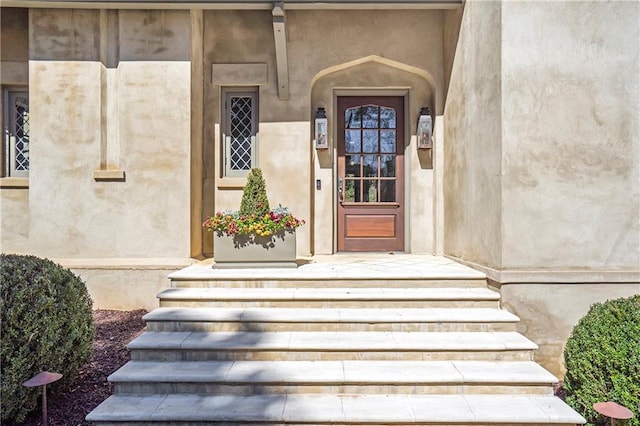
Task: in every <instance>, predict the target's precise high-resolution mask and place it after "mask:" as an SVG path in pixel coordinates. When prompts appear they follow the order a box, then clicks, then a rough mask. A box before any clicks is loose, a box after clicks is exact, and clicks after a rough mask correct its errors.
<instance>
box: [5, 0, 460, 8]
mask: <svg viewBox="0 0 640 426" xmlns="http://www.w3.org/2000/svg"><path fill="white" fill-rule="evenodd" d="M283 3H284V4H285V7H286V8H287V9H289V10H292V9H452V8H456V7H458V6H459V5H460V4H462V0H322V1H317V0H286V1H284V2H283ZM0 6H2V7H27V8H86V9H264V10H267V9H269V10H270V9H272V8H273V6H274V1H272V0H164V1H152V0H136V1H122V0H66V1H56V0H0Z"/></svg>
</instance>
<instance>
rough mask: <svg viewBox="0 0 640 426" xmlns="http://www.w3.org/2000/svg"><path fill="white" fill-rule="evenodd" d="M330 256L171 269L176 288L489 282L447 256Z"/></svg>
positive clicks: (479, 284) (466, 284) (474, 284)
mask: <svg viewBox="0 0 640 426" xmlns="http://www.w3.org/2000/svg"><path fill="white" fill-rule="evenodd" d="M367 257H368V258H367V259H364V258H360V259H354V258H352V257H350V256H348V255H347V256H344V255H337V256H329V257H327V258H325V259H324V260H322V259H321V256H315V259H316V260H317V261H314V262H311V263H308V264H301V265H300V266H299V267H298V268H294V269H287V268H285V269H277V268H275V269H270V268H263V269H214V268H212V267H211V265H210V264H195V265H191V266H189V267H187V268H184V269H182V270H180V271H177V272H175V273H172V274H170V275H169V278H170V279H171V282H172V287H198V288H201V287H248V288H251V287H260V288H273V287H276V288H278V287H280V288H299V287H314V288H329V287H335V288H341V287H343V288H346V287H364V288H366V287H386V288H393V287H396V288H397V287H400V288H405V287H485V286H486V275H485V274H483V273H481V272H478V271H475V270H473V269H471V268H468V267H466V266H463V265H461V264H459V263H456V262H454V261H451V260H449V259H445V258H439V257H434V256H412V255H398V256H393V255H388V254H382V255H373V254H369V255H367Z"/></svg>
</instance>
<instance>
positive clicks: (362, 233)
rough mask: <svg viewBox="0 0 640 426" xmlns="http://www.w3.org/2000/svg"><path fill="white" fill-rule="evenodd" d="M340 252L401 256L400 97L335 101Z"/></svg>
mask: <svg viewBox="0 0 640 426" xmlns="http://www.w3.org/2000/svg"><path fill="white" fill-rule="evenodd" d="M337 123H338V129H337V130H338V251H404V156H403V150H404V98H403V97H402V96H358V97H353V96H345V97H339V98H338V117H337Z"/></svg>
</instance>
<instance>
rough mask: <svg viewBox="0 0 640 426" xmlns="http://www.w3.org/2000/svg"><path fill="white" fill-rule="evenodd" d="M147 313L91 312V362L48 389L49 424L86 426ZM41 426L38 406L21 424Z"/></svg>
mask: <svg viewBox="0 0 640 426" xmlns="http://www.w3.org/2000/svg"><path fill="white" fill-rule="evenodd" d="M146 313H147V312H146V311H144V310H137V311H111V310H95V311H93V322H94V325H95V327H96V334H95V337H94V340H93V347H92V354H91V359H90V361H89V362H88V363H87V364H86V365H85V366H84V367H83V368H82V369H81V370H80V373H79V374H78V376H77V377H76V378H75V379H74V380H73V381H72V382H71V383H69V384H68V385H66V386H64V387H59V388H56V387H51V388H47V409H48V416H47V417H48V418H49V425H52V426H54V425H60V426H63V425H64V426H73V425H88V424H89V423H87V422H85V420H84V418H85V416H86V415H87V414H89V412H90V411H91V410H93V409H94V408H95V407H97V406H98V405H99V404H100V403H101V402H102V401H104V400H105V399H107V397H109V396H110V395H111V394H112V393H113V387H112V385H111V384H109V382H107V377H108V376H109V375H110V374H111V373H113V372H114V371H116V370H117V369H118V368H120V367H121V366H122V365H124V364H125V363H126V362H127V361H128V360H129V350H128V349H127V348H126V346H127V344H128V343H129V342H130V341H131V340H133V339H134V338H135V337H137V336H138V335H139V334H140V333H142V331H143V330H144V327H145V325H144V322H143V321H142V316H143V315H144V314H146ZM41 424H42V408H41V407H38V409H37V410H36V411H34V412H33V413H32V415H31V416H29V418H27V420H26V421H25V422H24V423H21V425H27V426H38V425H41Z"/></svg>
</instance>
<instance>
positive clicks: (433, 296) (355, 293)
mask: <svg viewBox="0 0 640 426" xmlns="http://www.w3.org/2000/svg"><path fill="white" fill-rule="evenodd" d="M158 298H159V299H160V306H161V307H305V308H312V307H313V308H358V307H366V308H391V307H394V308H438V307H441V308H462V307H467V308H468V307H474V308H499V303H500V294H499V293H498V292H495V291H493V290H489V289H488V288H391V289H390V288H171V289H167V290H165V291H163V292H161V293H160V294H159V295H158Z"/></svg>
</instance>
